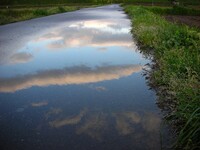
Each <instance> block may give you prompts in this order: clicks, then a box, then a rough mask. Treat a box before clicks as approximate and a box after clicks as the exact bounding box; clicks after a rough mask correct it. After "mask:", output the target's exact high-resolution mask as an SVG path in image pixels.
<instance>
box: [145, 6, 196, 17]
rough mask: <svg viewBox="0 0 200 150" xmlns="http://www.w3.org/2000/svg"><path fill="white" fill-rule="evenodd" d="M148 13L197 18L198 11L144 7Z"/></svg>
mask: <svg viewBox="0 0 200 150" xmlns="http://www.w3.org/2000/svg"><path fill="white" fill-rule="evenodd" d="M146 8H147V9H148V10H149V11H151V12H153V13H156V14H160V15H191V16H199V15H200V9H193V8H187V7H180V6H174V7H156V6H154V7H146Z"/></svg>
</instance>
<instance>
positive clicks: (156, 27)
mask: <svg viewBox="0 0 200 150" xmlns="http://www.w3.org/2000/svg"><path fill="white" fill-rule="evenodd" d="M125 11H126V12H127V13H128V14H129V16H130V18H131V20H132V32H133V34H134V36H135V37H136V39H137V40H138V42H139V43H140V46H141V47H142V49H141V51H143V49H144V51H145V48H146V49H147V48H148V49H153V55H154V62H155V64H154V68H155V69H153V70H152V72H151V75H150V76H151V82H152V84H153V86H155V87H157V88H156V89H157V91H158V93H159V97H160V99H159V100H158V101H159V102H158V103H159V104H160V105H164V106H165V108H166V107H167V110H168V117H167V118H166V119H167V120H169V121H170V122H171V123H172V124H173V125H176V129H177V140H176V142H175V143H174V145H173V148H174V149H188V150H192V149H198V148H200V141H199V137H200V76H199V73H200V67H199V66H200V30H199V29H195V28H189V27H188V26H184V25H177V24H173V23H170V22H168V21H166V20H165V19H164V18H162V17H161V16H160V15H158V14H160V12H159V11H157V10H156V12H158V14H155V13H153V12H155V11H153V12H151V11H152V10H149V8H145V7H140V6H125Z"/></svg>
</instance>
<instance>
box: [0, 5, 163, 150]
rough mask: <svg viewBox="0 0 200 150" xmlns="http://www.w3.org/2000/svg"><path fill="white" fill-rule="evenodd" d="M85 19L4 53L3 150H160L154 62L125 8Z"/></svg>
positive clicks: (0, 63)
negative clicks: (150, 80)
mask: <svg viewBox="0 0 200 150" xmlns="http://www.w3.org/2000/svg"><path fill="white" fill-rule="evenodd" d="M77 13H81V14H82V15H83V16H85V18H84V19H83V18H80V19H77V18H76V19H73V18H72V19H70V20H69V19H68V20H66V21H64V22H62V24H61V25H60V26H55V27H53V28H49V29H48V28H47V29H45V30H44V31H43V32H40V34H39V33H38V34H37V35H35V36H31V38H29V39H27V41H26V40H23V42H21V43H20V44H19V45H17V43H18V42H17V43H16V45H17V46H16V47H15V46H12V44H11V46H10V45H9V44H7V45H4V46H2V47H1V51H0V52H1V55H0V57H1V60H0V133H1V134H0V138H1V143H2V144H1V145H3V146H2V147H1V149H2V150H17V149H19V150H27V149H28V150H35V149H41V150H47V149H48V150H68V149H69V150H90V149H91V150H133V149H135V150H140V149H141V150H145V149H146V150H150V149H152V150H156V149H160V147H161V145H160V134H159V133H160V124H161V119H160V115H159V110H158V109H157V107H156V105H155V93H154V92H153V91H151V90H149V87H148V86H147V84H146V81H145V79H144V77H143V76H142V69H143V68H144V67H145V64H147V63H149V62H150V60H148V59H145V58H144V56H143V55H142V54H140V53H139V50H138V48H137V46H136V43H134V42H133V39H132V36H131V34H130V20H129V19H128V18H127V16H126V15H125V14H124V13H123V11H122V10H121V8H120V7H119V6H118V5H111V6H105V7H100V8H92V9H84V10H80V11H78V12H74V13H72V15H73V14H74V16H76V15H78V14H77ZM65 15H66V16H67V15H68V14H67V13H66V14H65ZM86 16H90V17H88V18H87V17H86ZM0 31H1V30H0ZM2 32H3V31H2ZM1 39H2V37H1ZM14 39H16V41H17V40H19V39H17V38H16V37H15V38H14ZM7 42H9V41H7ZM9 46H10V47H9ZM3 47H4V48H5V49H3ZM7 49H8V50H9V53H8V52H5V51H4V50H7Z"/></svg>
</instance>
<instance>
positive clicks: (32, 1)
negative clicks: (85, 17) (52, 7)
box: [0, 0, 200, 5]
mask: <svg viewBox="0 0 200 150" xmlns="http://www.w3.org/2000/svg"><path fill="white" fill-rule="evenodd" d="M170 1H171V0H1V1H0V5H24V4H25V5H41V4H69V3H82V4H83V3H93V4H94V3H100V4H104V3H152V2H153V3H169V2H170ZM178 1H179V2H180V3H181V4H193V5H196V4H200V1H199V0H178Z"/></svg>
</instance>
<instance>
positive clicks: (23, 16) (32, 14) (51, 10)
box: [0, 6, 86, 25]
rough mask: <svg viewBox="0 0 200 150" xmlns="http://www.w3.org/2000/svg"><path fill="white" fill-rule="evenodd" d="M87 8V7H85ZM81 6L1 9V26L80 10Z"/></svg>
mask: <svg viewBox="0 0 200 150" xmlns="http://www.w3.org/2000/svg"><path fill="white" fill-rule="evenodd" d="M83 7H86V6H83ZM80 8H81V6H56V7H32V8H8V9H0V25H3V24H7V23H12V22H17V21H23V20H28V19H32V18H37V17H42V16H48V15H52V14H56V13H63V12H68V11H73V10H77V9H80Z"/></svg>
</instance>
